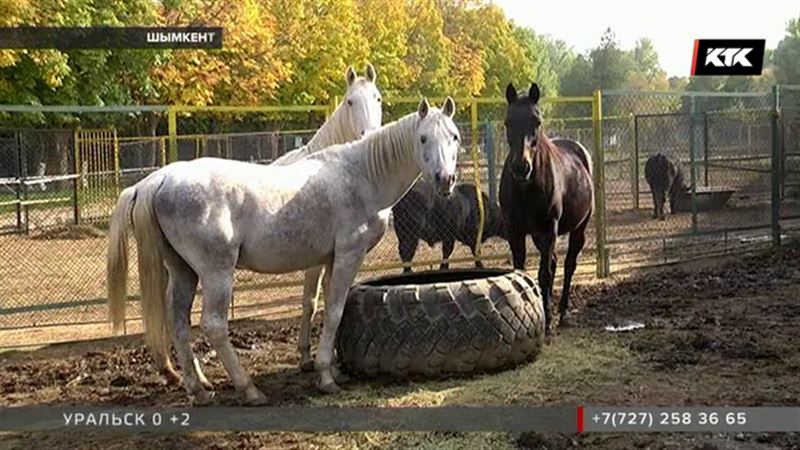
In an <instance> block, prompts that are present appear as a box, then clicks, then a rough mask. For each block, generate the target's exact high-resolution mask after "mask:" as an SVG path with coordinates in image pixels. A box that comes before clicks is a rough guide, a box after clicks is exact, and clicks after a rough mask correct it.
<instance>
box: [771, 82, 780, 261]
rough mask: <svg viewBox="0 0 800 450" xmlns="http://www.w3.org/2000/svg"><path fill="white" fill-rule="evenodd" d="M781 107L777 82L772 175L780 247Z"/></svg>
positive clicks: (775, 228) (774, 232)
mask: <svg viewBox="0 0 800 450" xmlns="http://www.w3.org/2000/svg"><path fill="white" fill-rule="evenodd" d="M780 118H781V107H780V90H779V86H778V85H777V84H776V85H775V86H772V120H771V122H772V163H771V164H770V165H771V169H772V170H771V171H770V172H771V177H772V180H771V181H772V194H771V197H772V198H771V206H772V208H771V209H772V214H771V215H772V245H773V246H775V247H779V246H780V245H781V223H780V219H781V170H780V168H781V164H780V162H781V161H780V159H781V138H782V136H781V129H780V128H781V127H780Z"/></svg>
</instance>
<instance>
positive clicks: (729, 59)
mask: <svg viewBox="0 0 800 450" xmlns="http://www.w3.org/2000/svg"><path fill="white" fill-rule="evenodd" d="M765 44H766V41H765V40H764V39H696V40H695V41H694V57H693V58H692V75H761V67H762V66H763V63H764V46H765Z"/></svg>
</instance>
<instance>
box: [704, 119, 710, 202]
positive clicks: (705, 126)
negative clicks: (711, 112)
mask: <svg viewBox="0 0 800 450" xmlns="http://www.w3.org/2000/svg"><path fill="white" fill-rule="evenodd" d="M703 166H704V168H703V177H704V178H705V180H704V181H705V186H706V187H708V186H709V184H708V112H707V111H703Z"/></svg>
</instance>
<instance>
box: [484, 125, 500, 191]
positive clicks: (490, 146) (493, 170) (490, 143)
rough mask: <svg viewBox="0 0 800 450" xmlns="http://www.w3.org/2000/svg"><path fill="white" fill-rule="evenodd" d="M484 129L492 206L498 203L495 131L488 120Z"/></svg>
mask: <svg viewBox="0 0 800 450" xmlns="http://www.w3.org/2000/svg"><path fill="white" fill-rule="evenodd" d="M483 127H484V132H483V133H484V134H483V135H484V136H485V137H484V138H483V140H484V146H483V149H484V151H485V152H486V160H487V161H488V168H487V169H488V170H487V177H488V178H489V201H490V202H491V203H492V204H496V203H497V161H496V160H495V154H494V129H493V128H492V123H491V122H489V121H488V120H487V121H486V122H484V123H483Z"/></svg>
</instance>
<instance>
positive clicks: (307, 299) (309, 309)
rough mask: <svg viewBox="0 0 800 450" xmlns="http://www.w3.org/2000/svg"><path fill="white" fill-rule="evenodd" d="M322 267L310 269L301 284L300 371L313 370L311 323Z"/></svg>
mask: <svg viewBox="0 0 800 450" xmlns="http://www.w3.org/2000/svg"><path fill="white" fill-rule="evenodd" d="M323 268H324V266H319V267H312V268H311V269H307V270H306V272H305V281H304V283H303V315H302V317H301V318H300V339H299V340H298V343H297V349H298V350H299V351H300V370H302V371H304V372H310V371H312V370H314V359H313V358H311V322H312V321H313V320H314V316H315V315H316V313H317V304H318V301H319V291H320V282H321V281H322V270H323Z"/></svg>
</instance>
